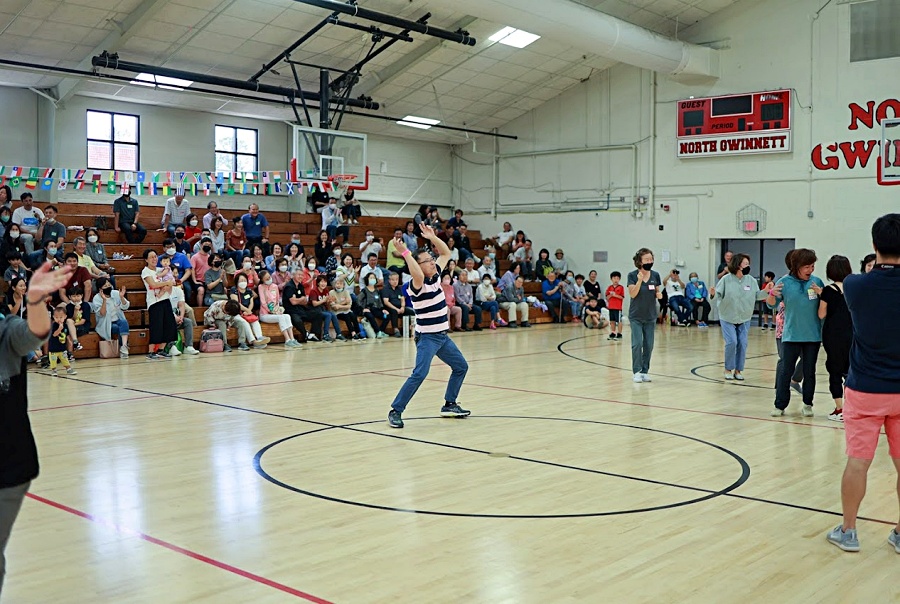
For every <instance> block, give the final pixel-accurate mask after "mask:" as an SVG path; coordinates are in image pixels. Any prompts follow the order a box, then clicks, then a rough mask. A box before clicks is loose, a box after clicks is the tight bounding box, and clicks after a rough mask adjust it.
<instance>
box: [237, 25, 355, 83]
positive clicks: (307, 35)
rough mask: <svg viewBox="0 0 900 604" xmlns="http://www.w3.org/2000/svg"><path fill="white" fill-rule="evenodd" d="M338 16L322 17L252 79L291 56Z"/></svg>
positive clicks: (252, 79) (256, 78) (251, 77)
mask: <svg viewBox="0 0 900 604" xmlns="http://www.w3.org/2000/svg"><path fill="white" fill-rule="evenodd" d="M337 16H338V13H334V14H332V15H331V16H329V17H326V18H324V19H322V20H321V21H319V22H318V23H316V24H315V26H313V28H312V29H311V30H309V31H308V32H306V33H305V34H303V35H302V36H300V38H299V39H298V40H297V41H296V42H294V43H293V44H291V45H290V46H288V47H287V48H286V49H284V52H282V53H281V54H279V55H278V56H277V57H275V58H274V59H272V60H271V61H269V62H268V63H266V64H265V65H263V67H262V69H260V70H259V71H257V72H256V73H254V74H253V75H252V76H250V81H251V82H255V81H257V80H258V79H259V78H261V77H262V76H263V75H264V74H265V73H267V72H269V71H271V70H272V68H273V67H275V66H276V65H278V63H279V62H281V61H282V60H283V59H286V58H288V57H289V56H291V53H292V52H294V51H295V50H297V49H298V48H299V47H300V46H301V45H303V44H304V43H305V42H306V41H308V40H309V39H310V38H312V37H313V36H314V35H316V34H317V33H319V32H320V31H322V28H323V27H325V26H326V25H328V24H329V23H331V22H332V19H336V18H337Z"/></svg>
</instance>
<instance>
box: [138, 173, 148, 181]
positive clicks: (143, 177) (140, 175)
mask: <svg viewBox="0 0 900 604" xmlns="http://www.w3.org/2000/svg"><path fill="white" fill-rule="evenodd" d="M137 181H138V182H147V173H146V172H138V173H137Z"/></svg>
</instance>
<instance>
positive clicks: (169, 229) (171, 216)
mask: <svg viewBox="0 0 900 604" xmlns="http://www.w3.org/2000/svg"><path fill="white" fill-rule="evenodd" d="M192 215H193V214H191V207H190V204H188V202H187V201H185V200H184V193H183V192H181V191H179V192H178V193H177V194H176V195H175V197H170V198H168V199H167V200H166V207H165V209H164V210H163V217H162V228H159V229H157V231H159V232H166V233H168V236H169V237H174V236H175V228H176V227H184V226H187V218H188V216H192Z"/></svg>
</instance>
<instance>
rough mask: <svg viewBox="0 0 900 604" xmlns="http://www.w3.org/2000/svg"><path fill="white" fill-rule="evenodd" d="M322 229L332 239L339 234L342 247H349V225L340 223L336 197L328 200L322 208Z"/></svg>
mask: <svg viewBox="0 0 900 604" xmlns="http://www.w3.org/2000/svg"><path fill="white" fill-rule="evenodd" d="M322 230H323V231H325V232H327V233H328V238H329V239H331V240H332V242H333V241H335V240H336V239H337V236H338V235H340V236H341V238H342V239H343V242H344V245H343V247H350V244H349V243H348V239H350V227H348V226H347V225H345V224H341V214H340V212H339V211H338V207H337V199H334V198H333V197H332V198H331V199H329V200H328V205H327V206H325V209H323V210H322Z"/></svg>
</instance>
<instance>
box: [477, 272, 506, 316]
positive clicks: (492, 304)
mask: <svg viewBox="0 0 900 604" xmlns="http://www.w3.org/2000/svg"><path fill="white" fill-rule="evenodd" d="M475 300H476V301H477V302H478V303H479V304H480V305H481V310H483V311H484V310H486V311H489V312H490V313H491V329H497V324H498V323H499V324H500V326H501V327H503V326H505V325H506V321H504V320H503V319H502V318H501V317H500V304H499V302H497V292H495V291H494V285H493V284H492V283H491V276H490V275H484V276H483V277H482V278H481V285H479V286H478V287H477V288H475Z"/></svg>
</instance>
